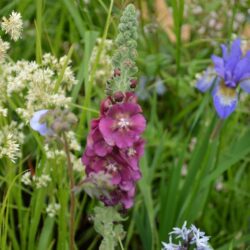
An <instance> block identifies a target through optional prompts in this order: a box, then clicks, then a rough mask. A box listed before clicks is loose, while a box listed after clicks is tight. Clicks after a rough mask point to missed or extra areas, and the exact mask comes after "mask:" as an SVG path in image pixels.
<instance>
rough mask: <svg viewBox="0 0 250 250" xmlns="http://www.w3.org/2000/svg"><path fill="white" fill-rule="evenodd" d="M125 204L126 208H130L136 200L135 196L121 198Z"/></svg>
mask: <svg viewBox="0 0 250 250" xmlns="http://www.w3.org/2000/svg"><path fill="white" fill-rule="evenodd" d="M121 202H122V204H123V206H124V208H125V209H129V208H131V207H132V206H133V204H134V202H133V198H130V197H124V198H123V199H122V200H121Z"/></svg>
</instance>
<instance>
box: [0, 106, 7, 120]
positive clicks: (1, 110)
mask: <svg viewBox="0 0 250 250" xmlns="http://www.w3.org/2000/svg"><path fill="white" fill-rule="evenodd" d="M7 114H8V109H5V108H3V107H1V106H0V115H2V116H3V117H6V116H7Z"/></svg>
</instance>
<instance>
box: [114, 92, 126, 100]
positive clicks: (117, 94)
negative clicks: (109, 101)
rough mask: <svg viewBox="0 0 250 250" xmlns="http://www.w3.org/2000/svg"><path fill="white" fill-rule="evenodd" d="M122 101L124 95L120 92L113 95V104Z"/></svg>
mask: <svg viewBox="0 0 250 250" xmlns="http://www.w3.org/2000/svg"><path fill="white" fill-rule="evenodd" d="M123 99H124V94H123V93H122V92H121V91H118V92H116V93H115V94H114V101H115V102H122V101H123Z"/></svg>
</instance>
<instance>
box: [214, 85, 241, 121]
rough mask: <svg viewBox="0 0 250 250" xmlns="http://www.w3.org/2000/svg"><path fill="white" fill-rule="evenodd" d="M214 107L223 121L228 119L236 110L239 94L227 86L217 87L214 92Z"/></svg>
mask: <svg viewBox="0 0 250 250" xmlns="http://www.w3.org/2000/svg"><path fill="white" fill-rule="evenodd" d="M213 100H214V107H215V110H216V112H217V114H218V115H219V117H220V118H221V119H226V118H227V117H228V116H229V115H230V114H231V113H232V112H233V111H234V110H235V108H236V106H237V103H238V96H237V92H236V91H235V90H234V89H232V88H227V87H226V86H222V85H220V86H217V87H216V88H215V90H214V91H213Z"/></svg>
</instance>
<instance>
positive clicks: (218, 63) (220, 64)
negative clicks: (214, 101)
mask: <svg viewBox="0 0 250 250" xmlns="http://www.w3.org/2000/svg"><path fill="white" fill-rule="evenodd" d="M211 58H212V61H213V63H214V69H215V71H216V72H217V74H218V76H220V77H221V78H224V71H225V69H224V61H223V59H222V58H221V57H218V56H215V55H212V57H211Z"/></svg>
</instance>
